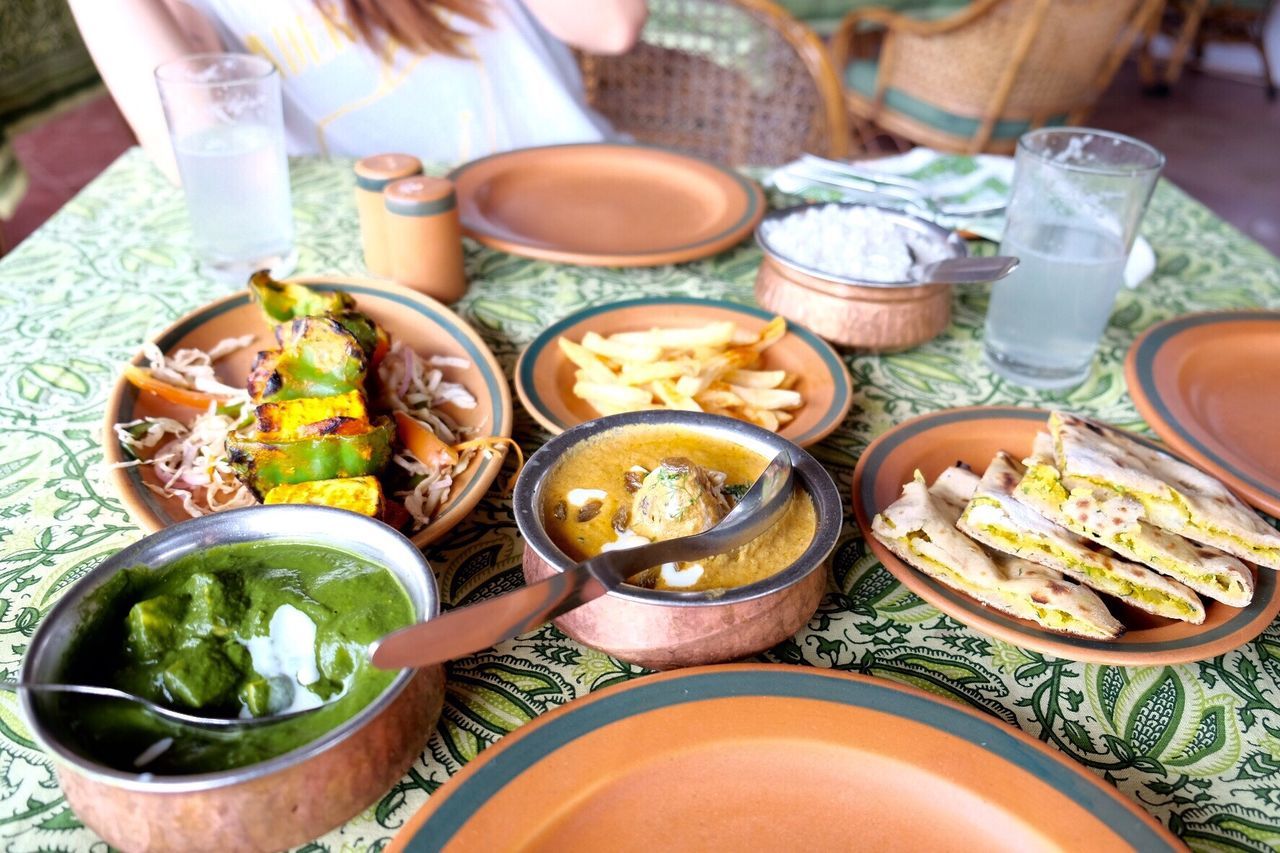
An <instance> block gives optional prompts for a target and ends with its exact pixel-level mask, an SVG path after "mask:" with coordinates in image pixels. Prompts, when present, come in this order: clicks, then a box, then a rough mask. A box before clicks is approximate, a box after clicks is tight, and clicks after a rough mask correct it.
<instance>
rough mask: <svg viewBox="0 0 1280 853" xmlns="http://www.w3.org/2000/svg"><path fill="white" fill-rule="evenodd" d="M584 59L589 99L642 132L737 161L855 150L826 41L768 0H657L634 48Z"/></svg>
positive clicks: (618, 123)
mask: <svg viewBox="0 0 1280 853" xmlns="http://www.w3.org/2000/svg"><path fill="white" fill-rule="evenodd" d="M579 63H580V65H581V68H582V74H583V82H584V84H585V87H586V92H587V100H588V102H589V103H590V104H591V106H592V107H593V108H595V109H596V110H598V111H599V112H600V113H601V114H602V115H604V116H605V118H607V119H609V121H610V122H611V123H612V124H613V126H614V127H615V128H616V129H617V130H618V131H620V132H622V133H626V134H629V135H630V136H632V137H633V138H634V139H635V140H636V141H637V142H643V143H649V144H653V145H661V146H664V147H667V148H672V149H675V150H677V151H683V152H686V153H689V154H695V155H698V156H701V157H706V158H708V159H711V160H714V161H717V162H721V163H727V164H730V165H734V166H738V165H747V164H755V165H777V164H781V163H785V162H787V161H789V160H793V159H795V158H796V157H797V156H798V155H799V154H801V153H802V152H811V153H816V154H823V155H825V156H829V157H843V156H844V155H845V153H846V151H847V146H848V141H849V126H848V119H847V114H846V112H845V107H844V104H843V98H842V94H841V86H840V82H839V79H838V78H837V77H836V74H835V71H834V69H833V68H832V66H831V64H830V59H829V57H828V56H827V53H826V51H825V49H824V47H823V45H822V43H821V41H820V40H819V39H818V37H817V36H816V35H815V34H814V33H813V31H812V30H810V29H809V28H808V27H806V26H805V25H804V24H801V23H800V22H798V21H796V20H795V19H794V18H792V17H791V16H790V15H789V14H788V13H787V12H785V11H784V10H783V9H781V8H780V7H778V6H776V5H775V4H774V3H772V2H769V0H650V3H649V21H648V23H647V24H646V25H645V29H644V32H643V33H642V35H641V38H640V42H639V43H638V44H637V45H636V46H635V47H634V48H633V49H632V50H631V51H629V52H628V53H626V54H624V55H620V56H593V55H585V54H584V55H580V56H579Z"/></svg>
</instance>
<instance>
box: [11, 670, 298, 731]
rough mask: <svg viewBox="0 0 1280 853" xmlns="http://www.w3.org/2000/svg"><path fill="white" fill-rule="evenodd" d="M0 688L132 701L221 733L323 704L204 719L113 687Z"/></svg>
mask: <svg viewBox="0 0 1280 853" xmlns="http://www.w3.org/2000/svg"><path fill="white" fill-rule="evenodd" d="M0 689H4V690H13V691H18V690H35V691H37V692H41V693H76V694H80V695H85V696H97V697H99V698H102V699H119V700H121V701H123V702H132V703H134V704H135V705H139V706H141V707H142V708H144V709H145V710H146V711H147V713H149V714H152V715H154V716H156V717H159V718H160V719H162V720H168V721H169V722H172V723H179V724H181V725H185V726H193V727H195V728H200V729H218V730H221V731H230V730H234V729H244V728H249V727H250V726H262V725H267V724H269V723H279V722H282V721H284V720H290V719H293V718H294V717H300V716H302V715H303V714H310V713H311V712H312V711H315V710H317V709H319V708H321V707H323V705H317V706H316V707H315V708H306V709H304V710H301V711H289V712H288V713H285V714H265V715H263V716H261V717H203V716H200V715H198V714H187V713H185V712H183V711H177V710H175V709H173V708H167V707H165V706H164V705H160V704H158V703H156V702H152V701H151V700H150V699H145V698H143V697H141V696H138V695H136V694H134V693H129V692H126V691H124V690H117V689H116V688H114V687H102V686H99V685H96V684H55V683H51V682H28V681H9V680H4V679H0Z"/></svg>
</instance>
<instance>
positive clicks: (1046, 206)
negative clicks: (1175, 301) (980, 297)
mask: <svg viewBox="0 0 1280 853" xmlns="http://www.w3.org/2000/svg"><path fill="white" fill-rule="evenodd" d="M1015 163H1016V165H1015V170H1014V178H1013V193H1012V195H1011V197H1010V199H1009V207H1008V210H1007V214H1006V215H1007V224H1006V225H1005V232H1004V238H1003V240H1001V242H1000V254H1002V255H1015V256H1017V257H1019V258H1021V259H1022V263H1021V264H1019V265H1018V268H1017V269H1016V270H1014V271H1013V273H1012V274H1011V275H1010V276H1009V277H1008V278H1005V279H1003V280H1001V281H998V282H996V283H995V285H994V286H993V288H992V291H991V305H990V307H989V308H988V309H987V325H986V332H985V350H986V358H987V362H988V364H989V365H990V366H991V367H992V369H994V370H995V371H996V372H997V373H999V374H1001V375H1002V376H1004V377H1006V378H1008V379H1010V380H1012V381H1013V382H1016V383H1018V384H1020V385H1026V386H1029V387H1033V388H1044V389H1057V388H1069V387H1071V386H1073V385H1077V384H1079V383H1080V382H1082V381H1084V379H1085V378H1086V377H1087V376H1088V375H1089V368H1090V366H1091V364H1092V363H1093V356H1094V353H1095V352H1096V351H1097V349H1098V341H1099V340H1100V339H1101V337H1102V331H1103V329H1105V328H1106V325H1107V319H1108V318H1109V317H1110V316H1111V307H1112V305H1113V303H1114V302H1115V297H1116V291H1117V290H1119V288H1120V284H1121V281H1122V280H1123V278H1124V267H1125V261H1126V260H1127V259H1128V257H1129V249H1130V248H1131V247H1132V245H1133V239H1134V237H1135V236H1136V235H1137V232H1138V223H1139V222H1141V221H1142V214H1143V211H1144V210H1146V206H1147V201H1148V199H1150V198H1151V192H1152V190H1153V189H1154V188H1155V184H1156V178H1157V177H1158V176H1159V174H1160V169H1161V167H1162V166H1164V155H1163V154H1161V153H1160V152H1159V151H1157V150H1156V149H1154V148H1152V147H1151V146H1150V145H1147V144H1146V143H1144V142H1139V141H1138V140H1136V139H1131V138H1130V137H1127V136H1122V135H1120V134H1118V133H1110V132H1108V131H1104V130H1091V129H1088V128H1044V129H1041V130H1034V131H1031V132H1030V133H1027V134H1024V135H1023V136H1022V138H1021V139H1019V140H1018V153H1017V159H1016V161H1015Z"/></svg>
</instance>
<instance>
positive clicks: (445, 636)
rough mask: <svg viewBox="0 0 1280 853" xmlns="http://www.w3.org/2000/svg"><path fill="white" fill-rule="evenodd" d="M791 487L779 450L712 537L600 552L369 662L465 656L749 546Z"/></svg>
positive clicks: (379, 647) (380, 651) (399, 641)
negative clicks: (638, 581) (645, 580)
mask: <svg viewBox="0 0 1280 853" xmlns="http://www.w3.org/2000/svg"><path fill="white" fill-rule="evenodd" d="M793 481H794V473H793V471H792V465H791V455H790V454H789V453H787V452H785V451H784V452H782V453H779V454H778V455H777V456H775V457H774V458H773V461H772V462H770V463H769V465H768V466H767V467H766V468H765V469H764V473H763V474H761V475H760V477H759V478H758V479H757V480H756V481H755V483H753V484H752V485H751V488H750V489H748V490H747V493H746V494H745V495H743V496H742V499H741V500H740V501H738V505H737V506H735V507H734V508H733V509H732V510H730V511H729V513H728V515H726V516H725V517H724V518H723V519H721V520H720V523H719V524H717V525H716V526H715V527H712V528H711V529H710V530H705V531H703V532H702V533H698V534H695V535H693V536H684V537H681V538H679V539H668V540H666V541H663V542H653V543H651V544H649V545H642V546H640V547H639V548H629V549H626V550H619V551H606V552H605V553H603V554H600V555H598V556H595V557H592V558H591V559H589V560H586V561H585V562H582V563H579V564H578V565H576V566H574V567H573V568H572V569H569V570H568V571H565V572H561V573H559V574H556V575H552V576H551V577H549V578H547V579H546V580H543V581H539V582H538V583H535V584H530V585H529V586H525V587H522V588H520V589H517V590H515V591H514V592H508V593H505V594H504V595H499V596H497V597H496V598H491V599H488V600H486V601H482V602H480V603H479V604H473V605H471V606H470V607H462V608H459V609H457V610H452V611H450V612H448V613H446V614H444V615H443V616H440V617H439V618H436V619H432V620H430V621H428V622H419V623H418V624H417V625H410V626H409V627H408V628H402V629H401V630H399V631H396V632H394V633H391V634H388V635H387V636H385V637H383V638H382V639H380V640H377V641H375V642H374V644H373V645H372V647H371V648H370V660H371V661H372V662H373V665H374V666H376V667H380V668H382V669H400V668H402V667H415V666H428V665H429V664H433V663H442V662H444V661H447V660H452V659H454V658H459V657H463V656H464V655H468V654H471V653H473V652H477V651H480V650H481V649H487V648H489V647H490V646H492V645H494V644H496V643H499V642H501V641H502V640H505V639H507V638H508V637H512V636H514V635H516V634H520V633H523V632H525V631H528V630H530V629H532V628H535V627H537V626H538V625H541V624H542V623H543V622H546V621H547V620H548V619H554V618H555V617H557V616H559V615H560V614H561V613H566V612H568V611H570V610H573V609H574V608H575V607H580V606H582V605H583V604H586V603H587V602H589V601H592V600H594V599H596V598H599V597H600V596H602V595H604V594H605V593H606V592H609V591H610V590H612V589H616V588H617V587H618V586H620V585H621V584H623V583H625V582H626V580H627V578H629V577H631V576H633V575H635V574H636V573H637V572H641V571H644V570H645V569H648V568H652V567H653V566H658V565H662V564H663V563H683V562H688V561H690V560H700V559H703V558H705V557H710V556H713V555H715V554H723V553H724V552H725V551H729V550H731V549H733V548H736V547H738V546H739V545H743V544H745V543H747V542H750V541H751V540H752V539H755V538H756V537H757V536H759V535H760V534H761V533H763V532H764V531H766V530H768V529H769V527H770V526H772V525H773V523H774V522H775V521H777V519H778V516H779V515H781V514H782V512H783V511H784V510H785V509H786V508H787V501H788V500H789V499H790V497H791V488H792V483H793Z"/></svg>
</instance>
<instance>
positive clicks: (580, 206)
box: [449, 144, 765, 267]
mask: <svg viewBox="0 0 1280 853" xmlns="http://www.w3.org/2000/svg"><path fill="white" fill-rule="evenodd" d="M449 177H451V178H452V179H453V180H454V182H455V183H456V184H457V192H458V215H459V217H460V218H461V220H462V228H463V231H464V232H466V234H467V235H468V236H469V237H472V238H474V239H476V240H478V241H479V242H481V243H483V244H485V245H486V246H491V247H492V248H494V249H500V250H502V251H504V252H510V253H512V254H513V255H523V256H525V257H530V258H540V259H542V260H547V261H558V262H560V263H567V264H590V265H594V266H610V267H643V266H657V265H658V264H673V263H679V262H681V261H691V260H695V259H697V258H705V257H707V256H708V255H714V254H715V253H716V252H719V251H722V250H724V249H727V248H729V247H730V246H732V245H734V244H735V243H738V242H739V241H741V240H742V239H743V238H744V237H746V236H747V235H748V234H750V233H751V232H752V230H754V229H755V227H756V224H757V223H758V222H759V221H760V217H761V216H763V215H764V209H765V200H764V193H762V192H761V190H760V187H759V186H758V185H756V184H755V182H753V181H751V180H749V179H747V178H744V177H743V176H741V175H739V174H738V173H736V172H734V171H732V170H730V169H727V168H724V167H722V166H718V165H716V164H714V163H709V162H707V161H706V160H699V159H697V158H695V157H690V156H688V155H685V154H677V153H675V152H674V151H666V150H664V149H661V148H650V147H648V146H643V145H621V144H581V145H552V146H548V147H543V148H524V149H520V150H518V151H509V152H506V153H503V154H495V155H493V156H492V157H485V158H483V159H481V160H475V161H472V162H470V163H467V164H465V165H463V166H459V167H458V168H457V169H455V170H454V171H453V172H452V173H451V174H450V175H449Z"/></svg>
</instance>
